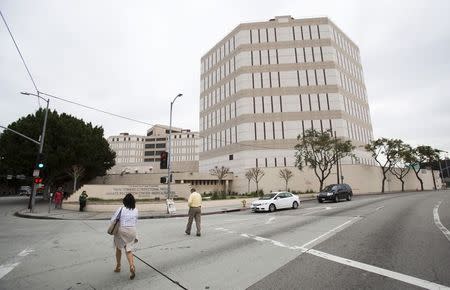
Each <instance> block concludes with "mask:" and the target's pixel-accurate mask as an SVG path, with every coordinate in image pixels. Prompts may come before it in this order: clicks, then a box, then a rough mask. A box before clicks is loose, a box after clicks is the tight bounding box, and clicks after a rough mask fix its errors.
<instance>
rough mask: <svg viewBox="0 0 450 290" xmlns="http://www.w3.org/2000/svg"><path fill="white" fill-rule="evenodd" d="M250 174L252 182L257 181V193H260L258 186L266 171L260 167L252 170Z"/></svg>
mask: <svg viewBox="0 0 450 290" xmlns="http://www.w3.org/2000/svg"><path fill="white" fill-rule="evenodd" d="M250 172H251V175H252V180H253V181H255V184H256V192H258V191H259V187H258V184H259V182H260V181H261V178H263V176H264V175H265V173H264V170H262V169H261V168H259V167H255V168H251V169H250Z"/></svg>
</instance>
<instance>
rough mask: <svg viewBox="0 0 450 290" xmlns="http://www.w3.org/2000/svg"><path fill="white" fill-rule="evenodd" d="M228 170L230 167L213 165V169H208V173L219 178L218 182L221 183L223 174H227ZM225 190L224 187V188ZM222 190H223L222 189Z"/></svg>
mask: <svg viewBox="0 0 450 290" xmlns="http://www.w3.org/2000/svg"><path fill="white" fill-rule="evenodd" d="M229 172H230V168H228V167H224V166H222V167H218V166H214V168H213V169H210V170H209V174H211V175H212V176H217V179H218V180H219V184H220V185H222V180H223V178H224V177H225V176H227V174H228V173H229ZM225 191H226V189H225ZM222 192H223V191H222Z"/></svg>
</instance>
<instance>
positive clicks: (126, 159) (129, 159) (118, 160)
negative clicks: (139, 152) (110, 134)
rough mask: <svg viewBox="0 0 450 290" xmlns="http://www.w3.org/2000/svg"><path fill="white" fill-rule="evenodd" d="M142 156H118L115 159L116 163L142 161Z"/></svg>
mask: <svg viewBox="0 0 450 290" xmlns="http://www.w3.org/2000/svg"><path fill="white" fill-rule="evenodd" d="M142 160H143V159H142V158H136V157H116V159H115V161H116V164H120V163H139V162H142Z"/></svg>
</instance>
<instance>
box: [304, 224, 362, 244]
mask: <svg viewBox="0 0 450 290" xmlns="http://www.w3.org/2000/svg"><path fill="white" fill-rule="evenodd" d="M356 219H360V217H359V216H356V217H354V218H352V219H351V220H348V221H346V222H345V223H343V224H341V225H339V226H337V227H335V228H333V229H331V230H329V231H328V232H326V233H324V234H322V235H320V236H318V237H317V238H315V239H312V240H311V241H309V242H307V243H306V244H303V245H302V246H301V247H300V248H306V247H307V246H309V245H310V244H312V243H314V242H316V241H318V240H320V239H322V238H324V237H326V236H328V235H330V234H332V233H337V232H338V231H340V230H342V227H344V226H345V225H347V224H349V223H352V222H354V221H355V220H356Z"/></svg>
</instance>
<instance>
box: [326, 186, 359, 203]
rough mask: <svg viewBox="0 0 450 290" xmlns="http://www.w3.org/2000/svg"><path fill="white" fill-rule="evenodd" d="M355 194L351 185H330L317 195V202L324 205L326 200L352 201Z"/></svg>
mask: <svg viewBox="0 0 450 290" xmlns="http://www.w3.org/2000/svg"><path fill="white" fill-rule="evenodd" d="M352 196H353V192H352V188H351V187H350V185H348V184H345V183H342V184H330V185H328V186H326V187H325V188H324V189H323V190H322V191H321V192H319V194H318V195H317V200H318V201H319V202H320V203H322V202H323V201H324V200H332V201H334V202H338V201H339V200H340V199H344V198H345V199H346V200H349V201H350V200H352Z"/></svg>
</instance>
